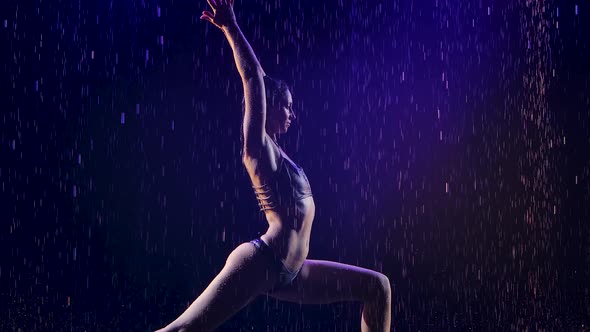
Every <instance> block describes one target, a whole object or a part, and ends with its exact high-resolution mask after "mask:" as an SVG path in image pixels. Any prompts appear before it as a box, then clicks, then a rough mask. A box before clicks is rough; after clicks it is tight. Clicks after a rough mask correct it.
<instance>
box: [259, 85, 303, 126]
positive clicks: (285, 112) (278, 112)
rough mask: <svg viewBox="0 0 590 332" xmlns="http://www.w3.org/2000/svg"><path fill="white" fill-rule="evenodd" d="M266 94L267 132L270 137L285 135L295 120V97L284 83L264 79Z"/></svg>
mask: <svg viewBox="0 0 590 332" xmlns="http://www.w3.org/2000/svg"><path fill="white" fill-rule="evenodd" d="M264 87H265V92H266V132H267V133H268V134H269V135H273V134H283V133H286V132H287V130H288V129H289V125H290V124H291V121H292V120H293V119H295V118H296V117H295V113H294V112H293V97H292V96H291V91H290V90H289V86H287V84H286V83H285V82H284V81H281V80H277V79H273V78H271V77H269V76H265V77H264Z"/></svg>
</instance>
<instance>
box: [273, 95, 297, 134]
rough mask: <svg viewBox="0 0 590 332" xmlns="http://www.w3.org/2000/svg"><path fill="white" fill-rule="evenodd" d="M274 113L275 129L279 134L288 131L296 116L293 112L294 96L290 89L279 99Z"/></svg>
mask: <svg viewBox="0 0 590 332" xmlns="http://www.w3.org/2000/svg"><path fill="white" fill-rule="evenodd" d="M273 115H274V116H273V121H272V122H273V127H274V128H273V129H274V130H273V131H274V132H275V133H277V134H284V133H286V132H287V130H288V129H289V126H290V125H291V121H293V119H295V118H296V116H295V113H294V112H293V97H292V96H291V92H290V91H289V90H286V91H285V92H284V93H283V95H282V96H281V98H280V99H279V102H278V105H277V107H276V108H275V110H274V112H273Z"/></svg>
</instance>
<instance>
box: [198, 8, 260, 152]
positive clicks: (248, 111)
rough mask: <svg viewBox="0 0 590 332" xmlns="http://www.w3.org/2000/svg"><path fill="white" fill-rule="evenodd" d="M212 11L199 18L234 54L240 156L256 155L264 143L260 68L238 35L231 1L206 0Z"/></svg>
mask: <svg viewBox="0 0 590 332" xmlns="http://www.w3.org/2000/svg"><path fill="white" fill-rule="evenodd" d="M207 2H208V3H209V6H211V8H212V9H213V13H211V12H209V11H206V10H205V11H203V15H201V19H203V20H206V21H209V22H211V23H212V24H213V25H215V26H216V27H218V28H219V29H221V30H222V31H223V33H224V34H225V37H226V38H227V40H228V42H229V44H230V46H231V48H232V50H233V54H234V60H235V62H236V67H237V68H238V72H239V73H240V76H241V78H242V84H243V86H244V100H245V113H244V157H250V158H256V159H257V158H258V157H259V154H260V152H261V151H262V147H263V146H264V137H265V135H264V133H265V129H264V127H265V122H266V96H265V91H264V80H263V77H264V71H263V70H262V67H261V66H260V63H259V62H258V59H256V55H255V54H254V51H253V50H252V47H250V44H249V43H248V41H247V40H246V37H244V34H242V31H241V30H240V27H239V26H238V23H237V22H236V17H235V15H234V10H233V4H234V1H233V0H207Z"/></svg>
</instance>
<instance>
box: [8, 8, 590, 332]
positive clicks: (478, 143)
mask: <svg viewBox="0 0 590 332" xmlns="http://www.w3.org/2000/svg"><path fill="white" fill-rule="evenodd" d="M206 8H207V3H206V1H204V0H203V1H201V2H197V1H185V0H177V1H152V0H143V1H114V0H111V1H69V0H62V1H47V0H45V1H41V0H37V1H30V2H17V1H14V0H9V1H8V2H3V3H2V7H0V9H1V11H0V36H1V39H0V45H1V46H0V49H1V50H0V54H1V56H2V67H1V68H2V69H1V71H0V84H1V85H0V91H1V96H2V97H1V99H0V108H1V110H2V112H1V115H0V252H1V260H0V330H2V331H18V330H21V331H130V330H132V331H149V330H154V329H156V328H159V327H162V326H164V325H166V324H167V323H168V322H170V321H171V320H173V319H174V318H176V316H177V315H178V314H180V313H181V312H182V311H183V310H184V308H186V306H188V305H189V304H190V303H191V302H192V301H193V300H194V299H195V298H196V297H197V296H198V294H200V292H201V291H202V290H203V289H204V288H205V287H206V286H207V284H208V282H209V281H210V280H211V279H212V278H213V277H214V276H215V275H216V273H217V272H219V270H220V269H221V268H222V266H223V264H224V262H225V258H226V257H227V255H228V254H229V253H230V252H231V251H232V250H233V248H235V247H236V246H237V245H239V244H240V243H242V242H245V241H249V240H251V239H253V238H254V237H256V236H258V235H259V234H261V233H263V232H264V231H265V229H266V228H265V221H264V218H263V215H262V214H261V213H260V212H258V210H257V205H256V200H255V196H254V194H253V192H252V190H251V187H250V182H249V178H248V176H247V173H246V171H245V169H244V168H243V166H242V164H241V160H240V124H241V113H240V101H241V98H242V90H241V89H242V87H241V81H240V79H239V75H238V73H237V70H236V68H235V64H234V62H233V57H232V53H231V49H230V48H229V45H228V44H227V42H226V41H225V38H224V36H223V34H222V33H221V32H220V31H219V30H218V29H217V28H215V27H214V26H212V25H209V24H208V23H206V22H204V21H199V19H198V18H199V16H200V13H201V11H202V10H204V9H206ZM235 12H236V16H237V18H238V23H239V24H240V25H241V28H242V30H243V32H244V34H245V35H246V37H247V38H248V39H249V41H250V43H251V44H252V47H253V48H254V50H255V52H256V54H257V56H258V57H259V58H260V61H261V64H262V66H263V67H264V70H265V71H266V73H267V74H269V75H271V76H273V77H277V78H282V79H284V80H286V81H287V82H288V83H289V84H290V85H291V86H292V92H293V99H294V108H295V111H296V112H297V115H298V118H297V120H296V121H295V122H294V123H293V125H292V126H291V129H290V131H289V133H287V134H286V135H284V136H282V137H281V138H280V142H281V145H283V146H284V149H285V150H286V151H287V153H288V154H289V155H290V156H291V157H292V158H293V159H294V160H295V161H296V162H297V163H298V164H300V165H301V166H302V167H303V168H304V169H305V171H306V173H307V175H308V177H309V180H310V182H311V186H312V190H313V192H314V198H315V201H316V205H317V211H316V219H315V222H314V229H313V232H312V238H311V249H310V250H311V251H310V255H309V258H313V259H327V260H336V261H340V262H343V263H348V264H355V265H359V266H362V267H366V268H370V269H375V270H378V271H381V272H383V273H385V274H386V275H387V276H388V277H389V279H390V280H391V283H392V290H393V308H392V310H393V320H392V330H394V331H462V330H468V329H470V330H475V331H508V330H514V331H524V330H533V331H584V330H588V329H589V328H588V326H589V324H590V318H589V317H590V285H589V282H588V280H590V268H589V266H590V264H589V263H590V249H589V247H588V240H589V238H590V226H589V223H588V222H589V220H588V219H589V217H590V213H589V208H588V206H589V204H588V201H589V199H590V197H589V196H590V195H589V192H590V190H589V187H590V162H589V161H590V157H589V152H590V134H589V130H590V123H589V119H590V117H589V116H588V113H589V111H590V93H589V91H590V68H589V67H590V65H589V61H588V59H590V50H589V47H590V37H589V36H590V27H589V23H588V21H589V20H588V17H589V16H590V5H588V4H587V3H585V2H582V1H580V2H578V3H577V4H576V3H574V2H566V1H530V3H529V4H528V5H527V4H526V3H525V2H522V3H521V2H517V1H483V0H479V1H460V2H458V1H443V0H432V1H406V0H395V1H385V2H378V1H350V0H339V1H334V2H327V3H323V2H313V1H302V2H289V1H282V2H280V3H279V2H278V1H270V2H261V1H255V2H238V3H236V5H235ZM360 309H361V307H360V303H338V304H332V305H322V306H319V305H305V306H300V305H295V304H290V303H283V302H278V301H276V300H274V299H272V298H266V297H264V296H262V297H260V298H258V299H257V300H256V301H254V302H253V303H252V304H251V305H250V306H248V307H247V308H245V309H244V310H242V311H241V312H239V313H238V314H237V315H236V316H234V317H233V318H232V319H231V320H229V321H227V322H226V323H225V324H224V325H223V326H222V327H221V328H220V329H219V330H220V331H357V330H359V325H360Z"/></svg>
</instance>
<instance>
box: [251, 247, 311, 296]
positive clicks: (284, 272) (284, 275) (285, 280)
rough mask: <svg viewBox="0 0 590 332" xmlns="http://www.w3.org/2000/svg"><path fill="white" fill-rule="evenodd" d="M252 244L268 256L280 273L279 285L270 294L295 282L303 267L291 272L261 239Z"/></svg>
mask: <svg viewBox="0 0 590 332" xmlns="http://www.w3.org/2000/svg"><path fill="white" fill-rule="evenodd" d="M250 243H252V244H253V245H254V246H255V247H256V249H258V250H260V251H261V252H262V253H264V254H265V255H267V256H268V258H269V259H270V261H271V262H272V264H274V265H275V266H276V268H277V270H278V271H279V280H277V283H276V284H275V285H274V286H273V287H272V289H271V290H270V291H269V293H270V292H273V291H276V290H280V289H282V288H285V287H287V286H289V285H291V283H293V280H295V278H296V277H297V274H299V271H301V267H300V268H299V269H298V270H296V271H290V270H289V269H287V268H286V267H285V265H284V264H283V262H281V260H280V259H279V258H277V257H276V256H275V253H274V252H273V251H272V248H271V247H269V246H268V244H266V242H264V241H262V239H261V238H257V239H254V240H252V241H250Z"/></svg>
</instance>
